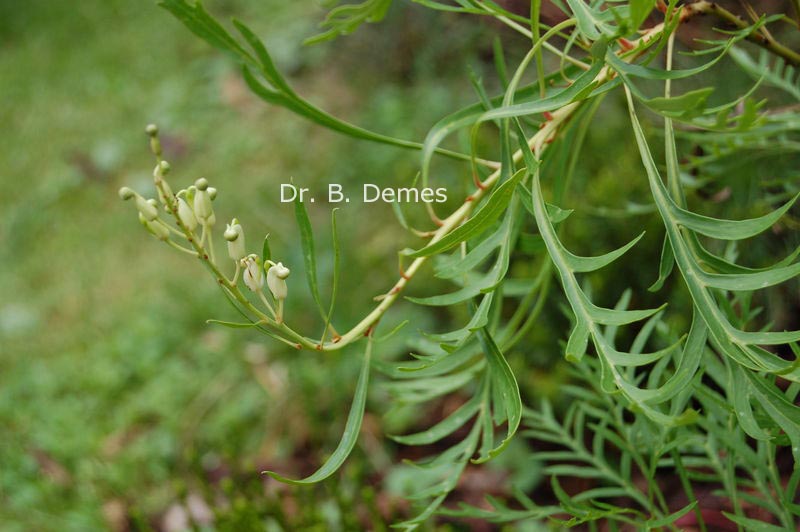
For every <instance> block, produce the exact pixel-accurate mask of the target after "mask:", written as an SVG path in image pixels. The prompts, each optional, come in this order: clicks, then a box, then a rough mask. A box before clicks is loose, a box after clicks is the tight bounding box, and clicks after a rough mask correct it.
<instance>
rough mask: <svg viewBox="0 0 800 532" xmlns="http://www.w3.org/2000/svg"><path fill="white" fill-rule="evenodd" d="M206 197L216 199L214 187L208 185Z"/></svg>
mask: <svg viewBox="0 0 800 532" xmlns="http://www.w3.org/2000/svg"><path fill="white" fill-rule="evenodd" d="M208 197H209V198H211V201H214V200H215V199H217V189H216V188H214V187H208Z"/></svg>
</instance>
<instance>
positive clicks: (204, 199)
mask: <svg viewBox="0 0 800 532" xmlns="http://www.w3.org/2000/svg"><path fill="white" fill-rule="evenodd" d="M195 184H196V185H197V191H196V192H195V193H194V214H195V216H197V217H198V218H199V219H200V221H205V222H207V221H208V219H209V218H211V216H212V215H213V214H214V211H213V208H212V207H211V196H210V195H209V194H208V181H206V180H205V179H202V178H201V179H198V180H197V183H195Z"/></svg>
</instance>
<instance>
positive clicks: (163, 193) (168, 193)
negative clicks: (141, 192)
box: [153, 161, 175, 205]
mask: <svg viewBox="0 0 800 532" xmlns="http://www.w3.org/2000/svg"><path fill="white" fill-rule="evenodd" d="M169 170H170V166H169V163H168V162H167V161H161V162H159V163H158V164H157V165H156V167H155V169H154V170H153V181H154V182H155V184H156V190H158V199H159V200H161V203H163V204H164V205H169V204H170V202H169V200H170V199H171V198H173V197H175V195H174V194H173V193H172V189H171V188H170V186H169V183H167V181H166V180H165V179H164V176H166V175H167V174H168V173H169Z"/></svg>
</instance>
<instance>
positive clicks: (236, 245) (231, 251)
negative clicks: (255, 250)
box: [224, 218, 247, 260]
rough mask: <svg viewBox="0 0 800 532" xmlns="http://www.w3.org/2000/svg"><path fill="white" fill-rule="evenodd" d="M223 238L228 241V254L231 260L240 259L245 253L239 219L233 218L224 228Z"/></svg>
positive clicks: (242, 231) (242, 230)
mask: <svg viewBox="0 0 800 532" xmlns="http://www.w3.org/2000/svg"><path fill="white" fill-rule="evenodd" d="M224 236H225V240H227V241H228V255H230V257H231V258H232V259H233V260H240V259H242V258H244V256H245V255H246V254H247V251H246V250H245V246H244V229H242V226H241V225H239V220H237V219H236V218H234V219H233V220H232V221H231V223H229V224H228V225H227V227H226V228H225V234H224Z"/></svg>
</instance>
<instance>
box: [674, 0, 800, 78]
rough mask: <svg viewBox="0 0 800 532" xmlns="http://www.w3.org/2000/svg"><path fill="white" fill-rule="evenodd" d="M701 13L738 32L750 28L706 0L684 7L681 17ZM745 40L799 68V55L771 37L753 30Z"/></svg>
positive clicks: (741, 20)
mask: <svg viewBox="0 0 800 532" xmlns="http://www.w3.org/2000/svg"><path fill="white" fill-rule="evenodd" d="M703 13H710V14H712V15H714V16H716V17H717V18H719V19H720V20H723V21H724V22H727V23H728V24H730V25H732V26H735V27H736V28H738V29H740V30H743V29H746V28H748V27H750V24H748V23H747V22H746V21H745V20H744V19H743V18H742V17H740V16H739V15H737V14H735V13H731V12H730V11H728V10H727V9H725V8H724V7H722V6H720V5H719V4H716V3H714V2H708V1H707V0H700V1H699V2H694V3H693V4H689V5H688V6H686V7H685V8H684V11H683V14H682V17H683V18H684V19H686V18H688V17H690V16H692V15H695V14H703ZM747 40H748V41H750V42H753V43H755V44H757V45H759V46H761V47H762V48H765V49H767V50H769V51H770V52H772V53H773V54H775V55H777V56H779V57H782V58H783V59H784V60H785V61H786V62H787V63H789V64H792V65H794V66H800V54H798V53H797V52H795V51H794V50H791V49H789V48H788V47H786V46H784V45H783V44H781V43H779V42H778V41H776V40H775V38H774V37H772V35H769V34H764V32H762V31H760V30H754V31H753V32H751V33H750V34H749V35H748V36H747Z"/></svg>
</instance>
